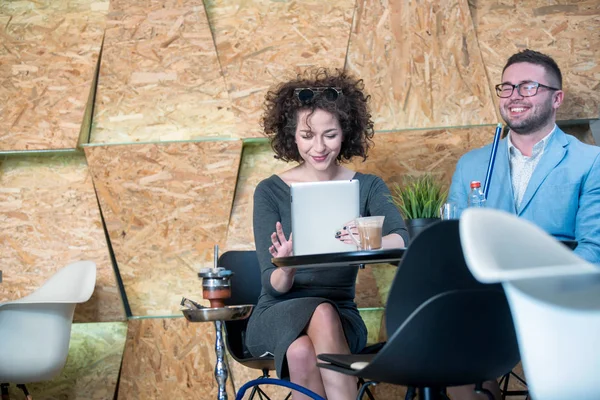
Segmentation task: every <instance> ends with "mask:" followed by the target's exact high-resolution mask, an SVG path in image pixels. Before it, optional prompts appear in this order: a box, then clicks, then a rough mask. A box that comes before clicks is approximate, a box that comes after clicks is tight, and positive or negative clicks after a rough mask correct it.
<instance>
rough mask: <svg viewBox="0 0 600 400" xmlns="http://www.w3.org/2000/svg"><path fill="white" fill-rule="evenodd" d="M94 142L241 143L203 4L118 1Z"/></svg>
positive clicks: (196, 1)
mask: <svg viewBox="0 0 600 400" xmlns="http://www.w3.org/2000/svg"><path fill="white" fill-rule="evenodd" d="M106 25H107V28H106V38H105V42H104V48H103V54H102V66H101V68H100V75H99V83H98V93H97V98H96V109H95V113H94V124H93V129H92V136H91V140H92V142H95V143H115V142H117V143H118V142H153V141H168V140H186V139H196V138H201V137H206V136H235V120H234V115H233V113H232V109H231V107H232V106H231V102H230V101H229V97H228V94H227V91H226V89H225V81H224V79H223V75H222V74H221V69H220V67H219V61H218V59H217V53H216V51H215V46H214V44H213V39H212V36H211V31H210V27H209V26H208V20H207V19H206V13H205V11H204V6H203V3H202V0H187V1H174V0H170V1H163V0H155V1H145V0H144V1H142V0H134V1H132V0H113V1H111V7H110V13H109V14H108V16H107V21H106Z"/></svg>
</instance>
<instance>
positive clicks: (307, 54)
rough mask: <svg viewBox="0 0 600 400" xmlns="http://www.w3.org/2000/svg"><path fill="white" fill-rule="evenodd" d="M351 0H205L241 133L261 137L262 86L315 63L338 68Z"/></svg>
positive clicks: (349, 19)
mask: <svg viewBox="0 0 600 400" xmlns="http://www.w3.org/2000/svg"><path fill="white" fill-rule="evenodd" d="M354 3H355V2H354V0H331V1H320V0H308V1H293V2H287V1H284V2H279V1H270V0H256V1H251V2H250V1H246V0H208V1H206V9H207V14H208V18H209V20H210V25H211V28H212V30H213V33H214V37H215V43H216V45H217V53H218V54H219V60H220V63H221V66H222V68H223V70H224V73H225V79H226V81H227V90H228V92H229V96H230V97H231V99H232V101H233V107H234V112H235V113H236V115H237V116H238V118H239V119H238V120H239V122H240V124H241V125H240V126H239V128H238V133H239V135H240V136H241V137H260V136H262V133H261V132H262V131H261V129H260V126H259V118H260V114H261V111H262V103H263V100H264V95H265V94H266V92H267V89H268V88H269V87H271V86H272V85H274V84H276V83H280V82H283V81H286V80H288V79H289V78H293V77H295V75H296V73H297V72H301V71H304V70H305V69H308V68H315V67H333V68H343V67H344V58H345V56H346V49H347V46H348V36H349V34H350V26H351V21H352V15H353V13H354Z"/></svg>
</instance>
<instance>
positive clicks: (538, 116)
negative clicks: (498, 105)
mask: <svg viewBox="0 0 600 400" xmlns="http://www.w3.org/2000/svg"><path fill="white" fill-rule="evenodd" d="M511 107H512V106H511ZM531 110H532V108H530V111H531ZM504 111H505V109H502V110H501V112H500V114H501V115H502V119H504V121H505V122H506V125H508V127H509V128H510V130H511V131H513V132H515V133H518V134H519V135H529V134H531V133H534V132H537V131H538V130H539V129H540V128H541V127H543V126H544V125H546V124H547V123H548V121H549V120H550V119H551V118H552V111H553V110H552V99H551V98H550V99H548V101H547V102H545V103H544V104H539V105H537V106H536V107H535V109H534V112H533V113H531V115H529V117H527V118H526V119H523V120H519V121H512V122H511V121H510V120H509V119H508V118H507V116H506V115H505V114H504Z"/></svg>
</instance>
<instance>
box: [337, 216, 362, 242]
mask: <svg viewBox="0 0 600 400" xmlns="http://www.w3.org/2000/svg"><path fill="white" fill-rule="evenodd" d="M352 237H354V240H353V239H352ZM335 238H336V239H338V240H339V241H341V242H344V243H346V244H352V245H355V246H357V245H358V243H360V238H359V236H358V228H357V227H356V223H355V222H354V220H352V221H348V222H346V225H345V226H344V227H343V228H342V229H340V230H339V231H337V232H336V233H335Z"/></svg>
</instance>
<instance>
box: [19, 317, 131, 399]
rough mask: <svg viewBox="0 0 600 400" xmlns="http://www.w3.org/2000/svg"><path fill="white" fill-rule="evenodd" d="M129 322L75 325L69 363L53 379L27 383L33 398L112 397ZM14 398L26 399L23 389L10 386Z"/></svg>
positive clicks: (68, 358)
mask: <svg viewBox="0 0 600 400" xmlns="http://www.w3.org/2000/svg"><path fill="white" fill-rule="evenodd" d="M126 336H127V323H126V322H103V323H92V324H73V327H72V329H71V341H70V343H69V356H68V357H67V364H66V365H65V368H64V369H63V370H62V372H61V373H60V375H58V376H57V377H56V378H54V379H52V380H51V381H45V382H38V383H32V384H27V389H28V390H29V392H30V393H31V395H32V396H33V398H34V399H40V400H108V399H113V398H114V395H115V391H116V388H117V380H118V378H119V371H120V369H121V360H122V358H123V350H124V349H125V337H126ZM9 394H10V395H11V399H23V398H24V397H23V392H22V391H21V390H20V389H17V388H16V386H14V385H11V386H10V390H9Z"/></svg>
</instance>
